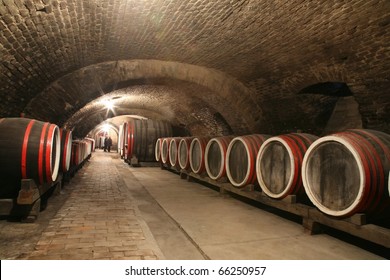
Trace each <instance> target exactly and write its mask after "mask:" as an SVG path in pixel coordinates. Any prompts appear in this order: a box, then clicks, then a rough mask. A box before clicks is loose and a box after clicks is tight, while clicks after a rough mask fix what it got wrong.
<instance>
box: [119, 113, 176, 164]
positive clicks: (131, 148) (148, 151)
mask: <svg viewBox="0 0 390 280" xmlns="http://www.w3.org/2000/svg"><path fill="white" fill-rule="evenodd" d="M123 133H124V139H123V149H124V159H125V160H126V161H130V160H131V158H132V157H136V158H137V159H138V161H140V162H151V161H156V157H155V147H156V141H157V139H158V138H162V137H171V136H172V127H171V125H170V124H168V123H167V122H164V121H155V120H149V119H145V120H140V119H132V120H129V121H126V122H125V123H124V124H123Z"/></svg>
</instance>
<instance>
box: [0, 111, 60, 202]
mask: <svg viewBox="0 0 390 280" xmlns="http://www.w3.org/2000/svg"><path fill="white" fill-rule="evenodd" d="M60 149H61V139H60V130H59V128H58V126H56V125H54V124H50V123H47V122H41V121H37V120H32V119H27V118H4V119H1V121H0V198H11V197H15V196H17V194H18V192H19V190H20V181H21V179H34V180H35V182H36V183H37V184H44V183H52V182H54V181H55V180H56V179H57V176H58V170H59V166H60Z"/></svg>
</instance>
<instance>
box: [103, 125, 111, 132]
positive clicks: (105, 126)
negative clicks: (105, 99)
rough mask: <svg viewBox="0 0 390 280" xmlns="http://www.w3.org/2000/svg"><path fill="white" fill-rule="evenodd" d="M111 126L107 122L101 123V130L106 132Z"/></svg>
mask: <svg viewBox="0 0 390 280" xmlns="http://www.w3.org/2000/svg"><path fill="white" fill-rule="evenodd" d="M110 128H111V126H110V125H109V124H108V123H105V124H103V132H105V133H108V131H109V130H110Z"/></svg>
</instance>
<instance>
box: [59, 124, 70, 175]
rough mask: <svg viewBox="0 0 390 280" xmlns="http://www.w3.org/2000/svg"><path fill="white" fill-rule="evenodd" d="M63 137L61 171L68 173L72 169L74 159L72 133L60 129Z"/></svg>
mask: <svg viewBox="0 0 390 280" xmlns="http://www.w3.org/2000/svg"><path fill="white" fill-rule="evenodd" d="M60 136H61V156H60V171H61V172H67V171H69V167H70V160H71V157H72V140H73V139H72V131H71V130H66V129H60Z"/></svg>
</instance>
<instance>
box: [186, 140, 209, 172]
mask: <svg viewBox="0 0 390 280" xmlns="http://www.w3.org/2000/svg"><path fill="white" fill-rule="evenodd" d="M209 140H210V138H209V137H195V138H194V139H192V141H191V145H190V151H189V156H190V166H191V170H192V172H194V173H195V174H201V173H203V172H204V171H206V168H205V162H204V159H205V157H204V155H205V150H206V146H207V143H208V141H209Z"/></svg>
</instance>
